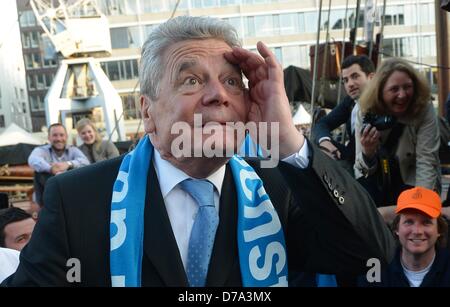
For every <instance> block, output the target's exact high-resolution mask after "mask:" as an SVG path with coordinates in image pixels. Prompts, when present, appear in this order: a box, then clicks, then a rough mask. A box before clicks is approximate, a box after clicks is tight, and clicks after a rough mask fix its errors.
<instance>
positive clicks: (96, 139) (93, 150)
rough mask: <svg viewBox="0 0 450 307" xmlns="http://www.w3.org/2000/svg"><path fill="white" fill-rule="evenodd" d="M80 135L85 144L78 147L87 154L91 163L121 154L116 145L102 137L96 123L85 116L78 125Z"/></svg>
mask: <svg viewBox="0 0 450 307" xmlns="http://www.w3.org/2000/svg"><path fill="white" fill-rule="evenodd" d="M76 128H77V131H78V135H79V136H80V138H81V140H82V141H83V144H82V145H81V146H79V147H78V148H79V149H80V150H81V151H82V152H83V153H84V154H85V156H86V157H87V158H88V159H89V161H90V162H91V163H94V162H99V161H103V160H108V159H111V158H114V157H118V156H119V151H118V150H117V148H116V146H115V145H114V144H113V143H112V142H110V141H105V140H102V139H101V138H100V135H99V134H98V132H97V129H96V128H95V126H94V123H93V122H92V121H90V120H89V119H87V118H83V119H81V120H79V121H78V122H77V125H76Z"/></svg>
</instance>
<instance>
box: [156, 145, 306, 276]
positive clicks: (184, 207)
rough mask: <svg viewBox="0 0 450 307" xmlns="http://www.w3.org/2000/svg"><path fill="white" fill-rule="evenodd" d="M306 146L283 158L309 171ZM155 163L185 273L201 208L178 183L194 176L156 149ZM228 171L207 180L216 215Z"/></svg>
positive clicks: (223, 167)
mask: <svg viewBox="0 0 450 307" xmlns="http://www.w3.org/2000/svg"><path fill="white" fill-rule="evenodd" d="M305 144H307V142H306V140H305V143H304V145H303V146H302V147H301V148H300V150H299V151H298V152H296V153H294V154H292V155H291V156H289V157H287V158H285V159H283V161H284V162H287V163H289V164H291V165H294V166H296V167H299V168H306V167H307V166H308V164H309V159H308V153H309V150H308V146H307V145H305ZM153 164H154V166H155V170H156V175H157V177H158V181H159V187H160V189H161V194H162V197H163V199H164V203H165V205H166V211H167V214H168V216H169V220H170V225H171V226H172V231H173V234H174V236H175V240H176V241H177V245H178V250H179V252H180V256H181V260H182V261H183V266H184V269H185V270H186V265H187V256H188V247H189V237H190V236H191V230H192V226H193V225H194V220H195V216H196V214H197V211H198V205H197V204H196V202H195V200H194V199H193V198H192V197H191V196H190V195H189V193H187V192H185V191H184V190H182V189H181V188H180V186H179V183H180V182H182V181H183V180H185V179H188V178H191V177H190V176H189V175H187V174H186V173H185V172H183V171H181V170H180V169H178V168H176V167H175V166H173V165H172V164H170V163H169V162H168V161H166V160H164V159H163V158H161V155H160V154H159V152H158V151H157V150H156V149H155V150H154V158H153ZM225 169H226V167H225V165H224V166H222V167H221V168H219V169H218V170H217V171H216V172H215V173H213V174H211V175H210V176H209V177H207V178H205V179H207V180H209V181H210V182H211V183H212V184H213V185H214V187H215V189H214V205H215V207H216V209H217V212H220V211H219V203H220V202H219V200H220V193H221V191H222V184H223V179H224V178H225Z"/></svg>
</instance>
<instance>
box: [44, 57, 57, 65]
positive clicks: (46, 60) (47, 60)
mask: <svg viewBox="0 0 450 307" xmlns="http://www.w3.org/2000/svg"><path fill="white" fill-rule="evenodd" d="M56 66H57V65H56V61H55V60H53V59H46V58H45V57H44V67H56Z"/></svg>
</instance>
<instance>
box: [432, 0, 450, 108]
mask: <svg viewBox="0 0 450 307" xmlns="http://www.w3.org/2000/svg"><path fill="white" fill-rule="evenodd" d="M447 14H448V13H447V12H446V11H444V10H442V9H441V7H440V1H436V2H435V16H436V18H435V20H436V22H435V24H436V44H437V46H436V51H437V53H436V60H437V61H436V62H437V66H438V68H437V69H438V74H437V75H438V78H437V81H438V84H437V85H438V107H439V108H438V112H439V115H441V116H442V115H444V114H445V112H444V106H445V100H446V99H447V96H448V94H449V82H450V76H449V68H448V67H449V64H450V61H449V55H448V46H449V37H448V20H447V18H448V15H447ZM447 116H448V115H447Z"/></svg>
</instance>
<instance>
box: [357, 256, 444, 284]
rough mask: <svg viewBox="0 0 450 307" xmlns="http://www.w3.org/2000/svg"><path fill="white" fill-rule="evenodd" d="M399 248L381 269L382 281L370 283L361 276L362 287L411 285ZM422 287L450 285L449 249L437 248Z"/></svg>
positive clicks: (359, 282)
mask: <svg viewBox="0 0 450 307" xmlns="http://www.w3.org/2000/svg"><path fill="white" fill-rule="evenodd" d="M400 251H401V249H400V248H399V249H398V251H397V253H396V255H395V257H394V259H393V260H392V262H391V263H390V264H389V265H388V266H385V267H384V269H383V270H382V271H381V276H380V282H372V283H369V282H368V281H367V278H366V276H360V279H359V281H358V285H359V286H361V287H410V285H409V281H408V278H407V277H406V275H405V272H404V271H403V266H402V264H401V260H400V257H401V254H400ZM420 287H422V288H423V287H450V254H449V252H448V250H447V249H438V250H436V257H435V258H434V262H433V264H432V265H431V268H430V270H429V271H428V273H427V274H426V275H425V277H424V278H423V281H422V284H421V285H420Z"/></svg>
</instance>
